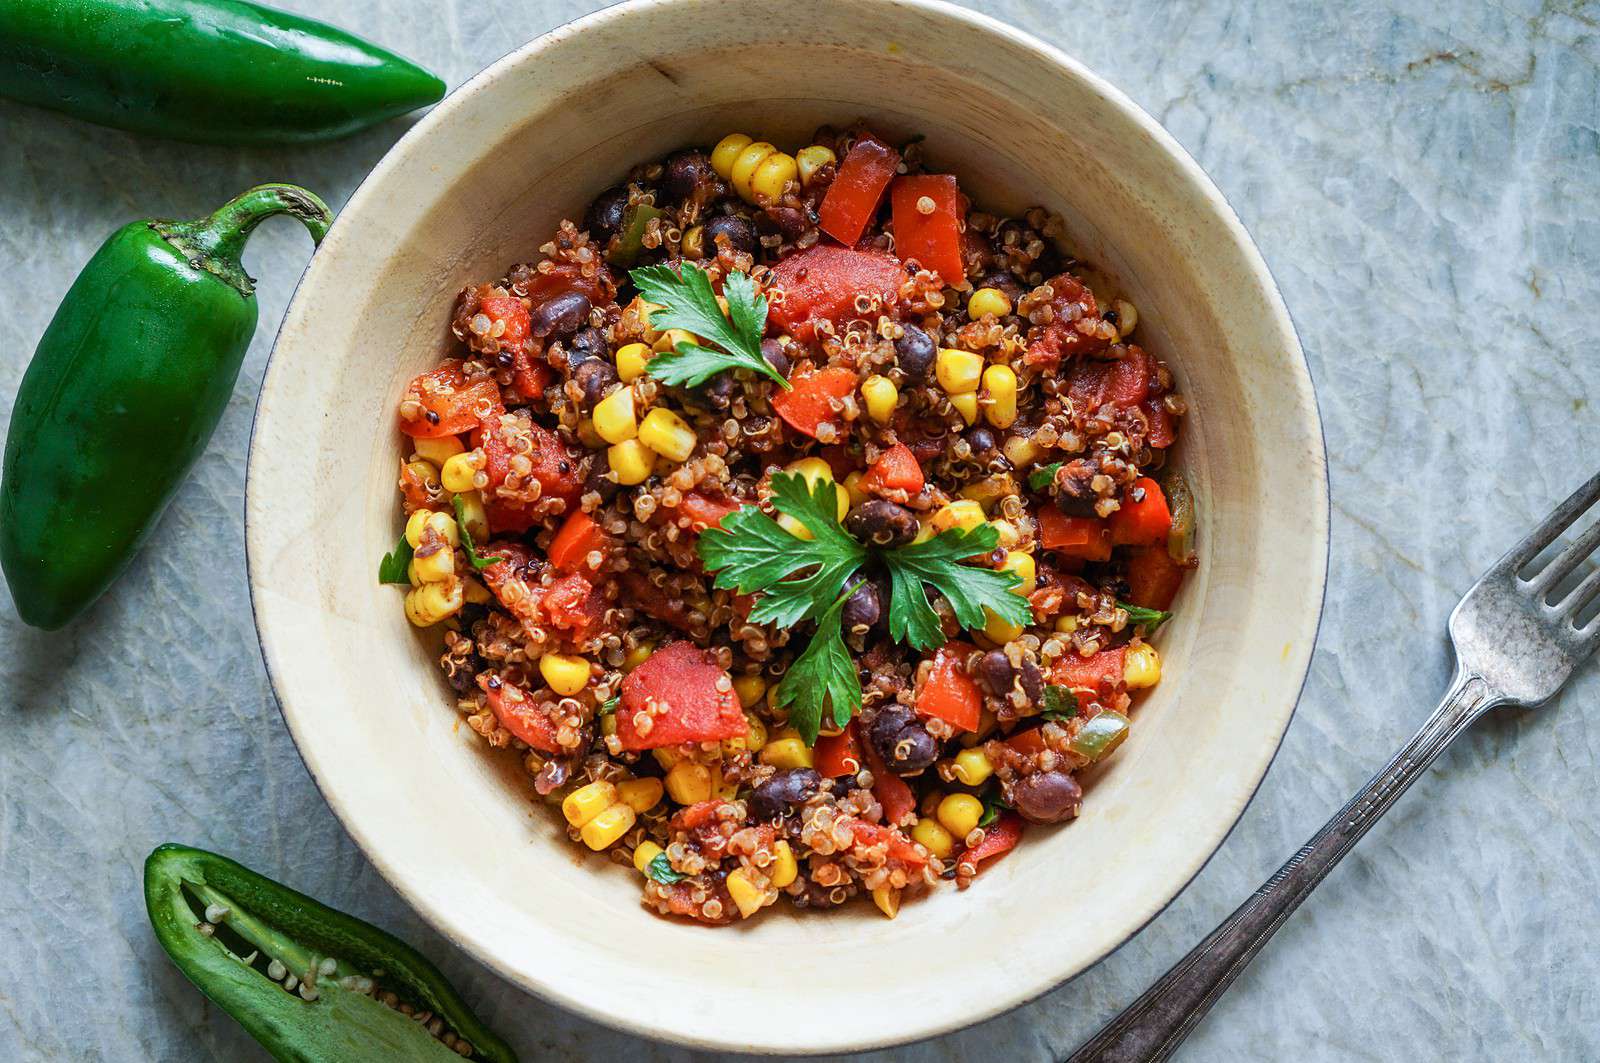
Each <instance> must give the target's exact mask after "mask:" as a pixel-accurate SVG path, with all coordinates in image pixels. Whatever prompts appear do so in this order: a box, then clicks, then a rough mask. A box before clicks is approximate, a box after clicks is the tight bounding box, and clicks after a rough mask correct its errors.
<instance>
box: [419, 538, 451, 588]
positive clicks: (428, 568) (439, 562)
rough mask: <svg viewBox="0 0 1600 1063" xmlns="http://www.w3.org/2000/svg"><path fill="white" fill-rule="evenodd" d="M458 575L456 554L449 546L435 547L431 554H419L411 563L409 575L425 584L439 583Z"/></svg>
mask: <svg viewBox="0 0 1600 1063" xmlns="http://www.w3.org/2000/svg"><path fill="white" fill-rule="evenodd" d="M455 574H456V552H455V551H454V550H452V549H450V548H449V547H448V546H444V545H439V546H435V547H434V549H433V552H432V553H431V554H426V555H424V554H418V555H417V556H416V557H415V558H413V559H412V562H411V570H410V572H408V573H407V575H415V576H416V578H417V579H418V580H421V581H422V582H423V583H438V582H439V581H440V580H446V579H449V578H450V577H452V576H454V575H455Z"/></svg>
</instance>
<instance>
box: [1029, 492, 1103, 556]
mask: <svg viewBox="0 0 1600 1063" xmlns="http://www.w3.org/2000/svg"><path fill="white" fill-rule="evenodd" d="M1038 516H1039V545H1041V546H1043V547H1044V548H1045V549H1046V550H1056V551H1059V552H1060V553H1062V554H1064V555H1066V556H1067V557H1081V558H1083V559H1084V560H1085V561H1109V560H1110V559H1111V526H1110V524H1108V523H1107V522H1105V521H1103V520H1101V519H1100V518H1098V517H1069V516H1067V515H1066V514H1065V513H1063V512H1061V511H1060V510H1059V509H1057V508H1056V507H1055V506H1052V505H1049V504H1046V505H1043V506H1040V507H1039V514H1038Z"/></svg>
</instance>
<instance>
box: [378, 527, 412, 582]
mask: <svg viewBox="0 0 1600 1063" xmlns="http://www.w3.org/2000/svg"><path fill="white" fill-rule="evenodd" d="M413 553H415V551H413V550H412V549H411V544H410V543H409V542H407V541H406V537H405V536H404V535H402V536H400V542H399V543H397V544H396V545H395V548H394V549H393V550H390V551H389V552H388V553H387V554H384V555H383V560H382V561H379V562H378V582H379V583H404V584H406V585H407V586H410V584H411V576H410V575H409V574H408V573H407V571H406V570H407V569H408V568H409V567H410V566H411V557H412V554H413Z"/></svg>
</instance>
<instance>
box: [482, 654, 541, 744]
mask: <svg viewBox="0 0 1600 1063" xmlns="http://www.w3.org/2000/svg"><path fill="white" fill-rule="evenodd" d="M478 686H479V687H481V688H482V689H483V693H484V699H485V700H486V701H488V703H489V711H490V712H492V713H494V718H495V719H496V720H497V721H499V723H500V726H501V727H504V728H505V729H506V730H508V731H510V732H511V733H512V734H513V735H515V736H516V737H517V738H520V739H522V740H523V741H524V742H526V743H528V745H530V746H532V747H533V748H534V749H537V750H538V751H539V752H541V753H559V752H561V744H560V743H559V742H557V741H556V734H557V727H556V724H555V722H554V721H552V720H551V719H550V717H549V716H548V715H546V714H545V713H544V712H543V711H542V710H541V709H540V708H539V705H538V703H537V702H535V701H534V700H533V699H532V698H530V697H528V693H527V691H525V690H523V689H522V688H521V687H518V686H514V685H512V684H510V683H507V682H505V681H504V680H502V679H500V677H498V676H493V677H491V676H490V675H489V674H488V673H487V672H485V673H481V674H480V675H479V676H478Z"/></svg>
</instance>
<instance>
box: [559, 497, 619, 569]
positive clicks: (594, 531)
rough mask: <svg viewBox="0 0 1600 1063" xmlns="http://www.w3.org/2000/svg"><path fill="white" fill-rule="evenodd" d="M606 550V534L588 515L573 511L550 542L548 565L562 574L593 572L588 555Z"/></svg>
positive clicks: (580, 511)
mask: <svg viewBox="0 0 1600 1063" xmlns="http://www.w3.org/2000/svg"><path fill="white" fill-rule="evenodd" d="M605 548H606V533H605V531H604V529H602V528H601V527H600V525H598V524H596V523H595V522H594V519H593V518H592V517H590V516H589V514H587V513H585V512H583V511H582V510H574V511H573V512H572V514H571V515H570V516H569V517H567V519H566V522H565V523H563V524H562V525H561V530H560V531H558V532H556V537H555V538H554V539H552V540H551V541H550V563H551V564H552V565H554V566H555V567H556V568H559V569H560V570H561V571H563V572H586V571H593V570H594V566H593V565H590V564H589V555H590V554H591V553H593V552H595V551H596V550H600V551H604V550H605Z"/></svg>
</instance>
